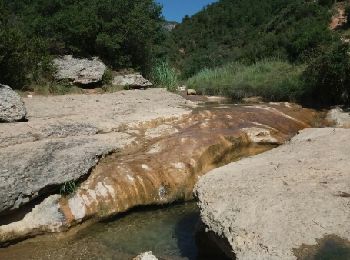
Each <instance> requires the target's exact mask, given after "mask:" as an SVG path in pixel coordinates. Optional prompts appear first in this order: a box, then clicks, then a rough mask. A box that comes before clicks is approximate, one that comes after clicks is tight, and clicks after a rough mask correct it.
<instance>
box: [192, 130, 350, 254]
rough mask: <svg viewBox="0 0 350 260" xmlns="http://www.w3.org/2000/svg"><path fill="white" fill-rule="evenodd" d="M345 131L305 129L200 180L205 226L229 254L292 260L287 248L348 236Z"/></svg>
mask: <svg viewBox="0 0 350 260" xmlns="http://www.w3.org/2000/svg"><path fill="white" fill-rule="evenodd" d="M349 136H350V130H349V129H334V128H323V129H306V130H303V131H302V132H301V133H300V134H299V135H298V136H296V137H295V138H293V139H292V140H291V142H289V143H287V144H285V145H282V146H280V147H279V148H276V149H273V150H271V151H269V152H266V153H264V154H261V155H257V156H255V157H251V158H246V159H243V160H241V161H239V162H236V163H231V164H229V165H227V166H224V167H222V168H218V169H216V170H213V171H211V172H210V173H208V174H207V175H205V176H204V177H202V178H201V179H200V180H199V182H198V183H197V186H196V188H195V194H196V196H197V198H198V201H199V202H198V205H199V207H200V211H201V219H202V221H203V223H204V224H205V226H206V228H207V231H208V232H214V233H215V234H216V236H217V237H220V238H223V239H225V240H226V242H228V243H229V245H230V251H227V252H226V253H227V255H228V256H230V255H232V252H233V253H234V254H235V255H236V257H237V259H269V260H274V259H276V260H277V259H284V260H289V259H297V257H296V256H295V255H294V254H293V249H296V248H300V247H301V245H302V244H304V245H316V244H317V241H316V240H317V239H321V238H323V237H325V236H326V235H334V236H338V237H341V238H343V239H347V240H349V239H350V229H349V228H348V227H349V221H350V207H349V196H350V195H349V196H347V195H344V194H350V171H349V169H350V161H349V158H348V155H349V154H350V138H349ZM215 240H216V239H213V241H215Z"/></svg>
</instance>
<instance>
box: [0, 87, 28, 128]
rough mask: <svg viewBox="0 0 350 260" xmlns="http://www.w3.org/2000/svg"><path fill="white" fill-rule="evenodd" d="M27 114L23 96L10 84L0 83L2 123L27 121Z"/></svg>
mask: <svg viewBox="0 0 350 260" xmlns="http://www.w3.org/2000/svg"><path fill="white" fill-rule="evenodd" d="M26 116H27V112H26V109H25V107H24V103H23V101H22V99H21V97H20V96H19V95H18V94H17V93H16V92H15V91H13V90H12V89H11V88H10V87H9V86H6V85H1V84H0V123H1V122H5V123H11V122H16V121H25V120H26Z"/></svg>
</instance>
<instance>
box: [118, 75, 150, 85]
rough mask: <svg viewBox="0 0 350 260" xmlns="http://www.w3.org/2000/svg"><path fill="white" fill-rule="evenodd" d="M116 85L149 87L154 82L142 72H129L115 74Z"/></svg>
mask: <svg viewBox="0 0 350 260" xmlns="http://www.w3.org/2000/svg"><path fill="white" fill-rule="evenodd" d="M112 85H114V86H129V87H134V88H148V87H151V86H152V85H153V84H152V83H151V82H150V81H149V80H147V79H145V78H144V77H143V76H142V75H141V74H139V73H135V74H127V75H118V76H115V77H114V79H113V82H112Z"/></svg>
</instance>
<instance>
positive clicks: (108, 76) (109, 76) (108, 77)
mask: <svg viewBox="0 0 350 260" xmlns="http://www.w3.org/2000/svg"><path fill="white" fill-rule="evenodd" d="M112 80H113V72H112V71H111V70H110V69H106V71H105V73H104V74H103V76H102V84H103V85H111V84H112Z"/></svg>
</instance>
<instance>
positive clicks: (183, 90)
mask: <svg viewBox="0 0 350 260" xmlns="http://www.w3.org/2000/svg"><path fill="white" fill-rule="evenodd" d="M186 89H187V88H186V86H185V85H182V86H179V87H178V88H177V91H180V92H185V91H186Z"/></svg>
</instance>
